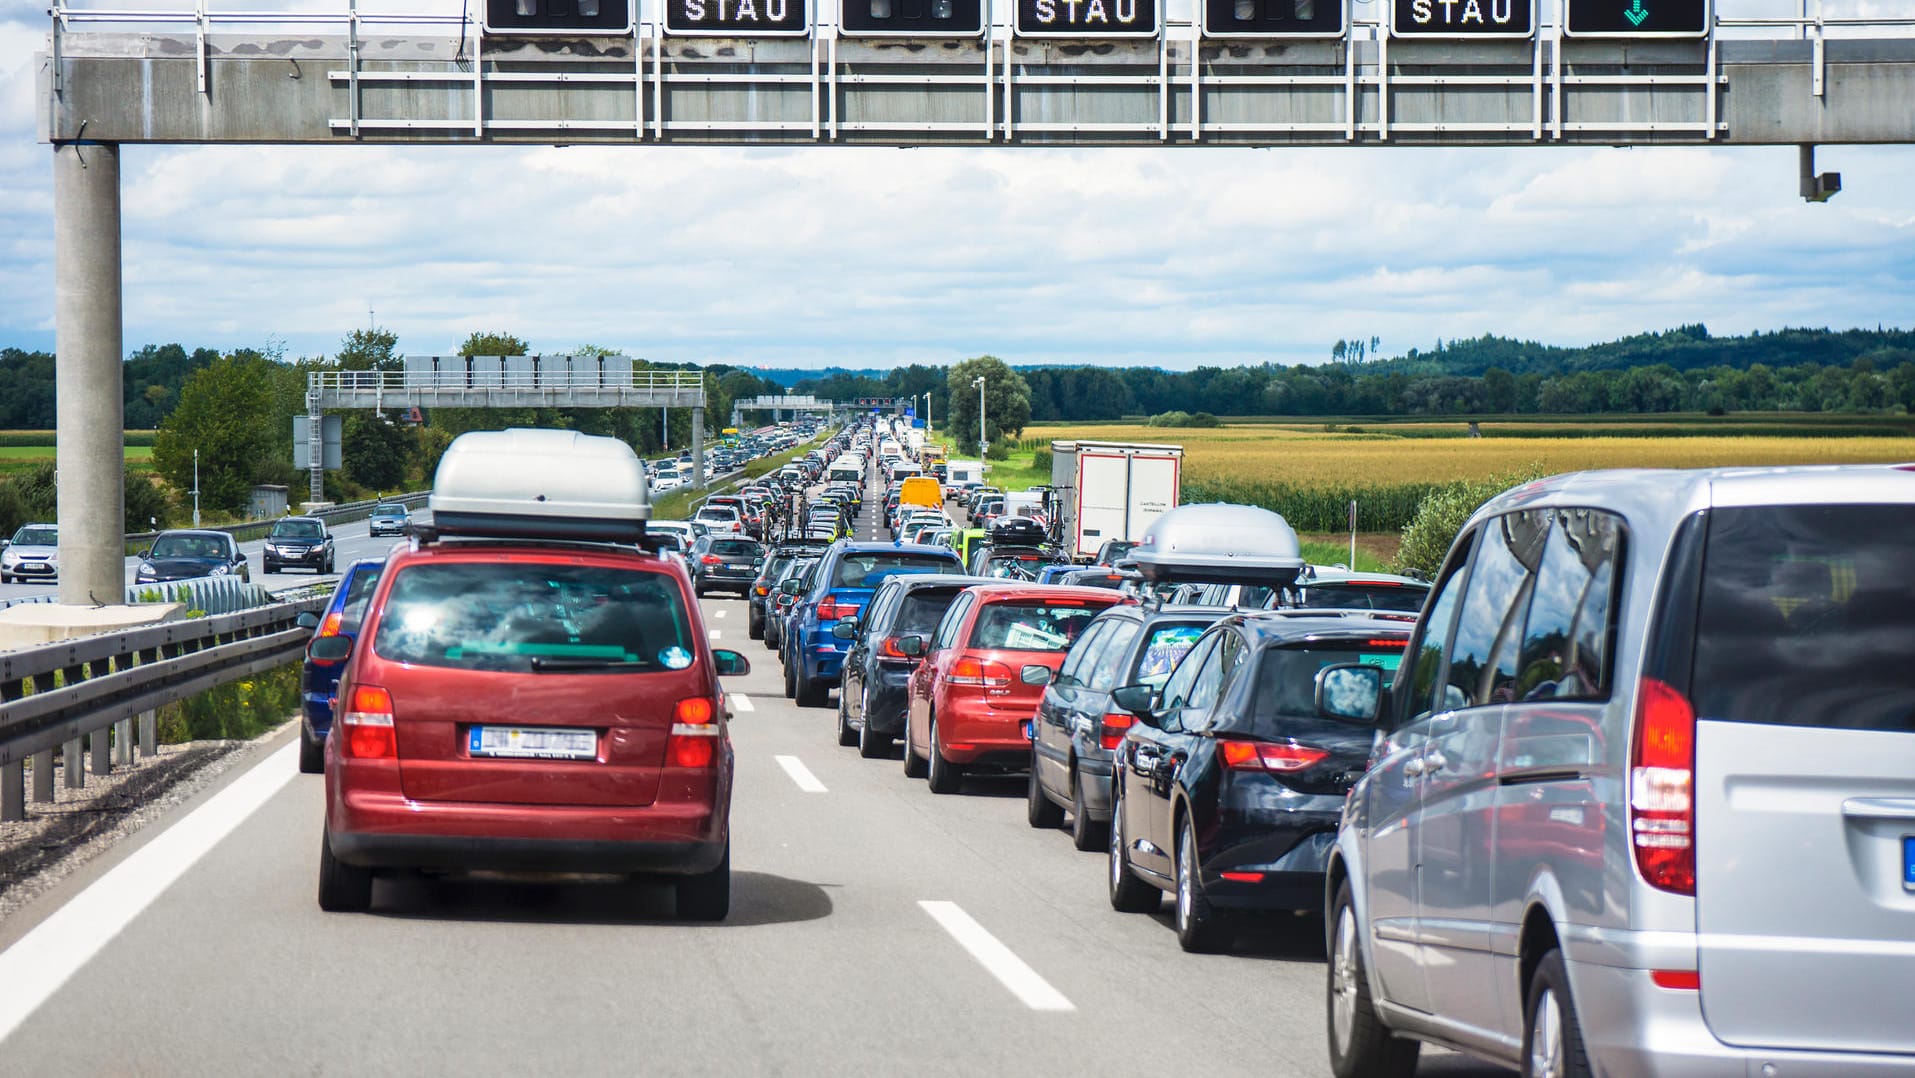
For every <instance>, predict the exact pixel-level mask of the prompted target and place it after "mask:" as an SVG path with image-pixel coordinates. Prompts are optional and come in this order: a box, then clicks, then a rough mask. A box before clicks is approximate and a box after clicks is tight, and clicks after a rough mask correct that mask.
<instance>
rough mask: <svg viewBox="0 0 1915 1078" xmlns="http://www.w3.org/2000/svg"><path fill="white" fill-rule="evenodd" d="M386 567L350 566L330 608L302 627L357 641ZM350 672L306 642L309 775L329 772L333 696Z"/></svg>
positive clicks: (302, 760)
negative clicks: (341, 677) (318, 654)
mask: <svg viewBox="0 0 1915 1078" xmlns="http://www.w3.org/2000/svg"><path fill="white" fill-rule="evenodd" d="M385 564H386V563H385V561H384V559H381V558H364V559H361V560H359V561H356V562H353V563H352V564H351V565H348V566H346V571H345V572H344V573H343V574H341V575H340V577H339V586H338V587H337V588H334V589H333V593H332V598H331V599H329V600H327V602H326V609H325V610H324V611H323V612H322V613H320V614H318V615H316V616H315V615H312V614H305V615H301V617H300V624H302V625H305V624H307V623H308V621H310V623H311V624H310V627H311V628H313V629H314V630H315V632H314V633H313V639H314V640H318V639H319V638H320V637H324V636H343V637H346V638H348V639H353V638H356V637H357V636H358V635H359V623H360V622H361V621H362V620H364V618H365V616H366V602H367V600H369V599H371V598H372V589H373V586H374V585H375V584H377V583H379V572H380V570H381V569H383V568H384V567H385ZM345 668H346V663H345V660H343V659H338V660H333V661H326V660H323V659H315V658H313V656H312V644H311V642H310V641H309V642H308V643H307V644H306V661H305V663H304V664H303V665H302V666H301V668H300V671H299V770H300V771H302V772H304V773H306V774H308V775H317V774H319V773H320V772H322V771H324V770H325V769H326V733H327V731H329V730H331V729H332V704H333V693H334V692H336V691H337V690H338V688H339V674H340V672H341V671H343V670H344V669H345Z"/></svg>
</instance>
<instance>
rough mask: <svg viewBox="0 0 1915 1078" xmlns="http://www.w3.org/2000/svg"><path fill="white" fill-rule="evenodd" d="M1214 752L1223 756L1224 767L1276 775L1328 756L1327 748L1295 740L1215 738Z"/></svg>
mask: <svg viewBox="0 0 1915 1078" xmlns="http://www.w3.org/2000/svg"><path fill="white" fill-rule="evenodd" d="M1217 751H1218V753H1219V754H1221V755H1222V756H1223V763H1224V766H1225V767H1227V768H1229V769H1231V770H1232V771H1268V772H1272V773H1276V774H1285V773H1288V772H1291V771H1302V770H1303V769H1304V768H1306V767H1314V766H1316V765H1317V764H1320V763H1322V762H1323V761H1324V760H1325V759H1327V758H1328V757H1329V755H1330V753H1329V751H1328V750H1327V749H1319V748H1315V747H1314V746H1310V745H1299V744H1297V743H1296V742H1294V741H1290V742H1284V743H1282V744H1278V743H1276V742H1271V741H1237V740H1234V739H1229V738H1218V739H1217Z"/></svg>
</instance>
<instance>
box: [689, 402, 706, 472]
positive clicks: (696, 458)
mask: <svg viewBox="0 0 1915 1078" xmlns="http://www.w3.org/2000/svg"><path fill="white" fill-rule="evenodd" d="M692 489H693V490H704V489H705V410H704V409H703V408H693V409H692Z"/></svg>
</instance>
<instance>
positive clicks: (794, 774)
mask: <svg viewBox="0 0 1915 1078" xmlns="http://www.w3.org/2000/svg"><path fill="white" fill-rule="evenodd" d="M772 758H773V759H775V760H777V761H778V766H779V767H782V768H784V769H785V774H787V775H790V776H791V781H793V782H795V783H797V784H798V788H799V789H800V790H803V791H804V792H806V793H808V794H821V793H826V792H828V791H826V790H825V784H824V783H822V782H819V781H818V776H816V775H814V774H812V773H811V769H810V768H808V767H806V766H805V762H804V761H803V760H800V759H798V758H797V757H796V756H774V757H772Z"/></svg>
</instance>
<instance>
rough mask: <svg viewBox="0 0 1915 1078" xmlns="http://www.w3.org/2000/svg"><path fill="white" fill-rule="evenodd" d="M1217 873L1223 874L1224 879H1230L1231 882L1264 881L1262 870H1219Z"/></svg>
mask: <svg viewBox="0 0 1915 1078" xmlns="http://www.w3.org/2000/svg"><path fill="white" fill-rule="evenodd" d="M1217 875H1219V876H1222V877H1223V878H1224V879H1226V880H1229V881H1230V882H1231V883H1262V882H1263V873H1261V872H1219V873H1217Z"/></svg>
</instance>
